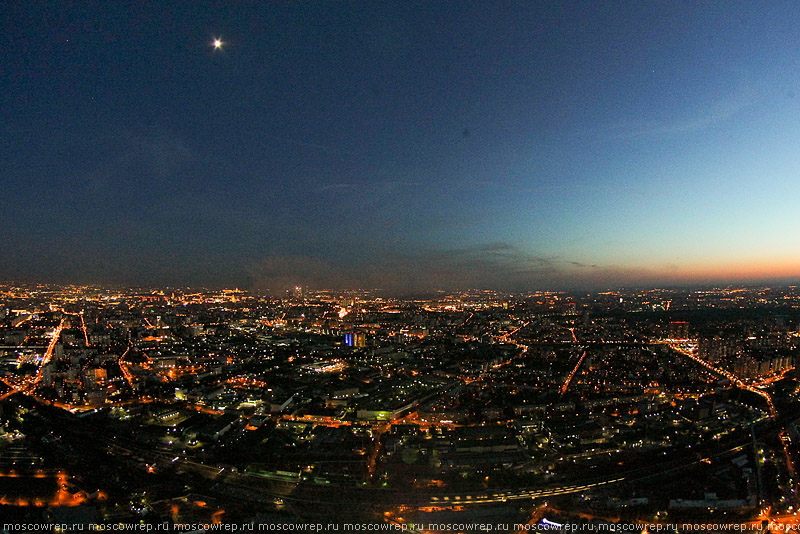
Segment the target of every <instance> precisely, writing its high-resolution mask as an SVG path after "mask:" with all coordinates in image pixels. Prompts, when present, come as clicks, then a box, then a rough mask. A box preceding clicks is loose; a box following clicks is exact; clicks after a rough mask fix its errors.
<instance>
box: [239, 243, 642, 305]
mask: <svg viewBox="0 0 800 534" xmlns="http://www.w3.org/2000/svg"><path fill="white" fill-rule="evenodd" d="M249 274H250V277H251V280H252V283H253V287H254V289H258V290H262V291H264V290H267V291H271V292H274V293H277V294H279V293H281V292H283V291H285V290H286V289H289V288H291V287H294V286H296V285H302V286H307V287H310V288H316V289H321V288H330V289H354V288H376V289H384V290H387V291H389V292H394V293H397V294H409V293H423V292H428V291H434V290H438V289H444V290H454V289H466V288H490V289H497V290H504V291H529V290H538V289H552V288H560V289H572V288H600V287H608V286H610V285H620V284H626V285H627V284H630V283H631V282H634V281H642V282H644V281H648V280H654V279H656V278H657V277H656V276H655V275H654V274H653V273H650V272H647V271H644V270H636V269H622V268H619V267H614V266H609V267H600V266H597V265H587V264H584V263H581V262H578V261H573V260H567V259H563V258H560V257H558V256H553V255H544V254H535V253H531V252H527V251H525V250H523V249H521V248H520V247H517V246H515V245H513V244H509V243H503V242H497V243H486V244H483V245H478V246H475V247H468V248H453V249H439V250H424V251H419V252H407V253H384V254H381V255H377V256H375V257H373V258H372V259H368V260H364V261H361V262H333V261H330V260H325V259H322V258H320V257H311V256H303V255H290V256H285V255H277V256H273V257H270V258H267V259H265V260H263V261H261V262H258V263H256V264H253V265H252V266H251V267H250V269H249Z"/></svg>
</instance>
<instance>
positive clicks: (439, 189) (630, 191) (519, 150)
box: [0, 1, 800, 291]
mask: <svg viewBox="0 0 800 534" xmlns="http://www.w3.org/2000/svg"><path fill="white" fill-rule="evenodd" d="M165 4H166V3H164V2H156V3H152V4H148V3H145V2H139V1H137V2H129V3H123V2H107V1H102V2H100V1H98V2H74V3H73V2H35V1H31V2H27V1H26V2H12V1H9V2H3V3H2V6H0V7H2V9H0V17H1V19H0V20H1V21H2V27H3V32H2V37H0V39H2V52H0V83H1V84H2V93H3V97H2V101H1V103H0V110H2V112H1V113H0V119H1V120H0V131H1V132H2V134H0V135H1V136H2V138H1V139H0V141H2V142H1V143H0V280H9V281H10V280H13V281H41V282H75V283H115V284H152V285H211V286H234V285H238V286H240V287H246V288H259V289H271V290H280V289H282V288H284V287H288V286H290V285H295V284H303V285H307V286H310V287H314V288H320V287H336V288H356V287H364V288H373V287H381V288H386V289H391V290H397V291H418V290H419V291H422V290H430V289H436V288H443V289H453V288H493V289H500V290H514V291H516V290H537V289H564V288H605V287H617V286H631V285H639V284H648V285H652V284H662V285H666V284H693V283H698V284H699V283H704V284H705V283H729V282H741V281H748V280H749V281H753V280H767V279H780V280H784V281H795V282H800V6H798V4H797V3H796V2H785V3H783V2H639V1H635V2H617V1H613V2H612V1H600V2H581V3H571V2H486V1H484V2H474V3H473V2H461V1H458V2H440V1H430V2H406V1H397V2H372V1H369V2H367V1H363V2H360V1H359V2H344V1H337V2H332V1H321V2H320V1H315V2H302V3H300V2H255V3H251V4H243V3H238V2H220V3H214V4H210V3H199V2H175V3H174V5H171V6H165ZM215 38H218V39H221V41H222V42H223V45H222V47H221V48H218V49H215V48H214V46H213V40H214V39H215Z"/></svg>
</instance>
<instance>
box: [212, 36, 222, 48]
mask: <svg viewBox="0 0 800 534" xmlns="http://www.w3.org/2000/svg"><path fill="white" fill-rule="evenodd" d="M213 46H214V48H222V39H219V38H217V37H215V38H214V42H213Z"/></svg>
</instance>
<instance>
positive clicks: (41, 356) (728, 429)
mask: <svg viewBox="0 0 800 534" xmlns="http://www.w3.org/2000/svg"><path fill="white" fill-rule="evenodd" d="M798 355H800V288H798V287H778V288H715V289H706V290H688V289H683V290H667V289H650V290H620V291H608V292H601V293H568V292H530V293H524V294H503V293H498V292H493V291H465V292H458V293H446V292H440V293H436V294H433V295H428V296H426V297H424V298H406V299H397V298H393V297H392V296H391V295H387V294H383V293H382V292H380V291H377V290H376V291H311V290H308V289H307V288H302V287H297V288H294V289H292V290H291V291H288V292H286V294H282V295H280V298H277V297H275V296H264V295H258V294H253V293H249V292H245V291H240V290H237V289H232V290H222V291H219V290H214V291H212V290H193V289H188V288H163V289H149V288H148V289H143V288H135V289H130V288H128V289H120V288H102V287H78V286H53V285H22V284H5V285H0V516H2V517H3V518H4V520H3V522H4V523H8V524H14V523H15V522H17V523H20V524H27V523H31V524H32V523H36V524H51V525H62V524H68V525H90V524H91V525H115V524H138V525H143V526H146V525H165V524H166V525H172V526H180V525H207V526H208V525H215V524H217V525H225V524H236V525H250V526H251V527H252V526H253V525H258V526H259V527H265V526H266V527H269V525H283V526H287V525H298V526H299V525H302V524H308V523H309V522H318V521H324V522H325V524H326V525H327V524H330V525H333V524H341V523H347V524H351V525H353V524H364V525H366V524H385V525H394V526H395V527H397V528H403V529H406V530H409V531H425V530H426V527H431V528H430V529H429V530H431V531H437V530H439V531H441V530H447V529H448V528H447V525H453V524H457V525H466V526H465V527H462V528H461V529H460V530H462V531H469V530H481V529H483V530H485V529H486V527H485V525H492V524H494V525H507V526H508V525H512V526H514V528H511V529H510V530H509V529H507V530H509V531H512V530H516V531H524V530H528V529H535V528H538V527H547V528H555V529H558V528H567V526H568V525H576V524H580V525H586V526H595V527H597V528H600V527H602V526H604V525H605V526H611V527H613V525H621V524H627V523H647V524H651V525H680V524H695V525H698V524H701V523H702V524H712V523H714V524H737V525H740V526H742V528H744V529H751V530H753V531H762V532H763V531H765V529H767V530H769V529H774V530H775V531H778V530H780V529H781V528H790V527H791V526H792V525H794V524H795V523H794V521H795V519H796V517H797V516H796V514H797V511H798V510H799V509H800V497H799V496H798V494H797V490H798V480H800V479H798V475H797V473H796V469H797V465H798V454H800V446H799V445H800V433H799V432H798V426H797V421H798V419H800V410H798V406H800V400H799V399H798V394H799V392H800V373H798V371H797V370H796V364H797V362H798ZM471 525H472V526H475V528H471ZM477 525H484V527H478V526H477ZM287 528H288V527H287ZM509 528H510V527H509Z"/></svg>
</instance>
